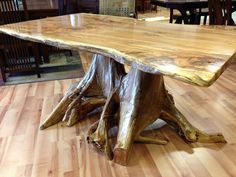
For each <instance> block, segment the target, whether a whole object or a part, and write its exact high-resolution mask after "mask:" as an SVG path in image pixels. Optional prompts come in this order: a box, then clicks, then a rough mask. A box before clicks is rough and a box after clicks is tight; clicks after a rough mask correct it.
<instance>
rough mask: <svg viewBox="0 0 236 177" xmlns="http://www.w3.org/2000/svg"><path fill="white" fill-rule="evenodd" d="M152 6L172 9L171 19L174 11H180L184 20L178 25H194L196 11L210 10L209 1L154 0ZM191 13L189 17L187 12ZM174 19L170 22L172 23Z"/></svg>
mask: <svg viewBox="0 0 236 177" xmlns="http://www.w3.org/2000/svg"><path fill="white" fill-rule="evenodd" d="M232 3H233V6H236V1H235V0H233V2H232ZM151 4H153V5H157V6H160V7H165V8H169V9H170V17H171V16H173V10H178V11H179V12H180V13H181V16H182V19H181V18H179V19H177V21H176V23H182V20H183V21H184V23H185V24H194V23H196V19H195V18H196V16H195V10H196V9H204V8H208V0H152V1H151ZM188 11H189V12H190V15H188V13H187V12H188ZM172 20H173V19H172V18H170V22H171V23H172Z"/></svg>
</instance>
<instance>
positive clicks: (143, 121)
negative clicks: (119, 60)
mask: <svg viewBox="0 0 236 177" xmlns="http://www.w3.org/2000/svg"><path fill="white" fill-rule="evenodd" d="M152 98H154V99H152ZM163 103H164V82H163V77H162V76H160V75H152V74H147V73H144V72H142V71H140V70H136V69H131V71H130V72H129V73H128V75H127V77H126V78H125V79H124V82H123V83H122V85H121V89H120V112H119V115H120V117H119V130H118V135H117V143H116V145H115V148H114V151H113V152H114V161H115V162H116V163H119V164H121V165H126V164H127V163H128V160H129V155H130V154H131V150H132V145H133V143H134V142H135V141H138V142H148V143H155V144H166V141H165V140H159V139H153V138H149V137H143V136H141V135H140V133H141V132H142V131H143V130H144V129H145V128H146V127H147V126H148V125H150V124H152V123H153V122H154V121H155V120H156V119H158V117H159V115H160V113H161V107H162V105H163Z"/></svg>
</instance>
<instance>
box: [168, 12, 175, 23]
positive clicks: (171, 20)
mask: <svg viewBox="0 0 236 177" xmlns="http://www.w3.org/2000/svg"><path fill="white" fill-rule="evenodd" d="M173 16H174V10H173V9H170V21H169V22H170V23H173Z"/></svg>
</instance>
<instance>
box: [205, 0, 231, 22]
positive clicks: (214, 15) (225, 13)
mask: <svg viewBox="0 0 236 177" xmlns="http://www.w3.org/2000/svg"><path fill="white" fill-rule="evenodd" d="M208 8H209V16H210V25H235V23H234V21H233V18H232V0H208Z"/></svg>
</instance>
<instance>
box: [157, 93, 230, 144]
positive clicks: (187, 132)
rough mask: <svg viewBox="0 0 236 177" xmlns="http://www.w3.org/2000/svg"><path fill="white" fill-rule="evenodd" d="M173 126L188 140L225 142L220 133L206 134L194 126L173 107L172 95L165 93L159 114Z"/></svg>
mask: <svg viewBox="0 0 236 177" xmlns="http://www.w3.org/2000/svg"><path fill="white" fill-rule="evenodd" d="M160 118H161V119H163V120H165V121H167V122H168V123H169V124H170V125H172V126H174V127H175V128H176V129H177V130H178V132H179V134H180V135H181V136H183V137H184V138H185V139H186V140H187V141H189V142H201V143H225V142H226V140H225V139H224V136H223V135H222V134H221V133H216V134H208V133H205V132H203V131H201V130H199V129H197V128H196V127H194V126H193V125H192V124H190V122H188V120H187V119H186V118H185V117H184V115H183V114H182V113H181V112H180V111H179V110H178V109H177V108H176V107H175V105H174V102H173V97H172V96H171V95H170V94H168V93H167V96H166V101H165V106H164V108H163V110H162V114H161V116H160Z"/></svg>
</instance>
